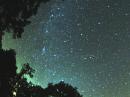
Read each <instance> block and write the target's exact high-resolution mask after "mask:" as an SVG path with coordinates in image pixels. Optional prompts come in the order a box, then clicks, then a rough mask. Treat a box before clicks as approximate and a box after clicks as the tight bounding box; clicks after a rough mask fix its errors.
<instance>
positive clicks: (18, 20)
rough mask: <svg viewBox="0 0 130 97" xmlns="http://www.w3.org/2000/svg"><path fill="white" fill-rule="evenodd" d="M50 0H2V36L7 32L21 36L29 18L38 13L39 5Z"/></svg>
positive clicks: (0, 12)
mask: <svg viewBox="0 0 130 97" xmlns="http://www.w3.org/2000/svg"><path fill="white" fill-rule="evenodd" d="M47 1H49V0H0V37H2V35H3V34H4V33H5V31H6V32H11V33H13V37H14V38H19V37H21V34H22V33H23V32H24V27H25V26H26V25H27V24H29V23H30V21H29V20H28V19H29V18H30V17H31V16H32V15H35V14H36V13H37V10H38V7H39V5H40V4H41V3H42V2H43V3H46V2H47Z"/></svg>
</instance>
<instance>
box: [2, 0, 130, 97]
mask: <svg viewBox="0 0 130 97" xmlns="http://www.w3.org/2000/svg"><path fill="white" fill-rule="evenodd" d="M30 20H31V21H32V23H31V24H30V25H28V26H26V28H25V32H24V34H23V35H22V39H16V40H13V39H12V36H11V35H10V34H6V35H5V37H3V48H5V49H9V48H13V49H15V50H16V52H17V66H18V67H19V68H20V65H21V64H24V63H29V64H30V65H31V66H32V67H33V68H34V69H35V70H36V72H35V74H34V78H33V79H29V80H31V81H32V82H33V83H35V84H38V85H41V86H43V87H46V86H47V84H48V83H49V82H53V83H58V82H60V81H65V82H66V83H70V84H71V85H73V86H76V87H77V88H78V90H79V91H80V93H81V94H83V95H84V97H130V0H64V1H62V0H51V1H50V2H48V3H47V4H41V6H40V8H39V10H38V14H37V15H36V16H33V17H31V19H30Z"/></svg>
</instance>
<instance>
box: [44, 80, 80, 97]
mask: <svg viewBox="0 0 130 97" xmlns="http://www.w3.org/2000/svg"><path fill="white" fill-rule="evenodd" d="M45 91H46V95H47V96H46V97H82V95H80V94H79V92H78V91H77V88H74V87H73V86H71V85H69V84H66V83H64V82H63V81H61V82H60V83H58V84H54V85H53V84H52V83H51V84H48V87H47V88H46V89H45Z"/></svg>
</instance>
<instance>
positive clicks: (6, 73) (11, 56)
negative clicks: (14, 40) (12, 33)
mask: <svg viewBox="0 0 130 97" xmlns="http://www.w3.org/2000/svg"><path fill="white" fill-rule="evenodd" d="M0 65H1V67H0V97H6V95H7V94H8V95H11V94H10V92H9V91H10V85H9V81H10V79H11V78H13V77H14V76H16V69H17V67H16V58H15V52H14V50H8V51H6V50H0Z"/></svg>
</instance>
